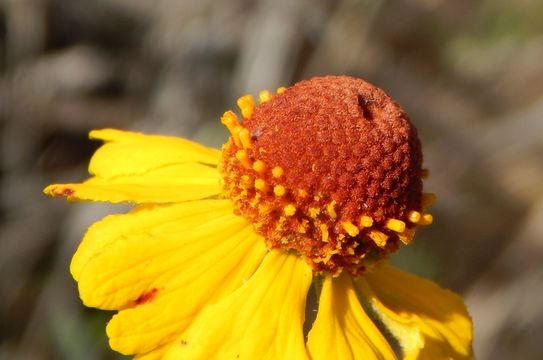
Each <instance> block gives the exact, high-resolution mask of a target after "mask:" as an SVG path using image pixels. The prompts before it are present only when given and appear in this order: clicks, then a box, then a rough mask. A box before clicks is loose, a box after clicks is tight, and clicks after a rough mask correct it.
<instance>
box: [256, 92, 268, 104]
mask: <svg viewBox="0 0 543 360" xmlns="http://www.w3.org/2000/svg"><path fill="white" fill-rule="evenodd" d="M270 99H271V94H270V92H269V91H268V90H262V91H261V92H259V93H258V102H259V103H261V104H264V103H265V102H267V101H269V100H270Z"/></svg>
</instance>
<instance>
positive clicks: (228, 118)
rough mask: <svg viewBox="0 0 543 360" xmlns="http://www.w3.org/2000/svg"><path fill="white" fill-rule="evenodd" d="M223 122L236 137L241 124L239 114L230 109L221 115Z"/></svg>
mask: <svg viewBox="0 0 543 360" xmlns="http://www.w3.org/2000/svg"><path fill="white" fill-rule="evenodd" d="M221 123H222V124H223V125H224V126H226V128H227V129H228V131H229V132H230V134H231V135H232V136H233V137H234V138H235V137H237V136H238V133H237V131H236V130H237V127H239V126H240V124H239V120H238V116H237V115H236V114H235V113H234V112H233V111H232V110H228V111H226V112H225V113H224V114H222V116H221Z"/></svg>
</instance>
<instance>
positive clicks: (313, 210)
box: [309, 207, 321, 219]
mask: <svg viewBox="0 0 543 360" xmlns="http://www.w3.org/2000/svg"><path fill="white" fill-rule="evenodd" d="M320 213H321V209H318V208H314V207H310V208H309V216H310V217H311V218H313V219H316V218H317V216H319V214H320Z"/></svg>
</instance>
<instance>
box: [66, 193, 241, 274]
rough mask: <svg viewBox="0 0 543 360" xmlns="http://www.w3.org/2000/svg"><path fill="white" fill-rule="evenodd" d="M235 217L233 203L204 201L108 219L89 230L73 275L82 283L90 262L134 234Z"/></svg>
mask: <svg viewBox="0 0 543 360" xmlns="http://www.w3.org/2000/svg"><path fill="white" fill-rule="evenodd" d="M231 213H232V203H231V202H230V201H229V200H201V201H191V202H186V203H183V204H176V205H165V206H158V205H157V206H154V205H146V206H140V207H138V208H136V209H134V210H132V211H131V212H129V213H128V214H121V215H110V216H107V217H105V218H104V219H102V220H101V221H99V222H97V223H95V224H93V225H92V226H91V227H89V229H88V230H87V232H86V234H85V236H84V237H83V240H82V241H81V244H79V247H78V249H77V251H76V253H75V254H74V256H73V258H72V262H71V264H70V271H71V273H72V276H73V277H74V279H75V280H79V279H80V277H81V272H82V270H83V268H84V267H85V265H86V264H87V263H88V261H89V260H90V259H92V258H94V257H95V256H97V255H98V254H100V253H102V252H103V251H104V250H106V249H107V247H108V246H109V245H110V244H112V243H114V242H115V241H117V240H119V239H122V238H126V237H129V236H131V234H138V233H140V234H141V233H145V231H146V229H147V228H154V227H157V226H160V225H161V224H163V223H168V222H176V221H177V222H180V221H181V222H185V223H187V224H189V225H190V224H192V223H195V222H197V221H200V222H202V223H203V222H205V221H207V220H209V219H215V218H220V217H223V216H228V215H229V214H231Z"/></svg>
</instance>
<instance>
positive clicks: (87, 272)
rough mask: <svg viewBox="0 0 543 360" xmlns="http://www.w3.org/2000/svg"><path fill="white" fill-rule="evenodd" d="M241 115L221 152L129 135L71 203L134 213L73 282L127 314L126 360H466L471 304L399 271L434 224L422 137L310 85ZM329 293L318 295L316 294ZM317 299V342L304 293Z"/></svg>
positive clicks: (262, 98) (121, 321) (110, 145)
mask: <svg viewBox="0 0 543 360" xmlns="http://www.w3.org/2000/svg"><path fill="white" fill-rule="evenodd" d="M259 103H260V104H259V105H258V106H255V103H254V100H253V98H252V97H250V96H244V97H242V98H240V99H239V100H238V105H239V106H240V110H241V115H242V116H241V117H238V116H237V115H236V114H235V113H234V112H232V111H227V112H226V113H225V114H224V115H223V117H222V119H221V121H222V123H223V124H224V125H226V127H227V128H228V130H229V131H230V133H231V136H230V139H229V140H228V142H227V143H226V144H225V145H224V146H223V149H222V152H218V151H216V150H213V149H209V148H205V147H203V146H201V145H198V144H195V143H192V142H189V141H187V140H183V139H179V138H173V137H163V136H148V135H142V134H137V133H130V132H122V131H117V130H109V129H106V130H100V131H93V132H91V137H92V138H97V139H101V140H104V141H105V142H106V143H105V145H104V146H102V147H101V148H100V149H99V150H98V151H97V152H96V154H95V155H94V156H93V158H92V160H91V164H90V166H89V171H90V173H91V174H92V175H93V177H92V178H91V179H89V180H87V181H86V182H84V183H81V184H63V185H51V186H49V187H48V188H46V190H45V192H46V193H48V194H51V195H55V196H67V197H68V198H71V199H81V200H100V201H111V202H123V201H125V202H133V203H136V204H138V206H137V207H136V208H135V209H134V210H132V211H131V212H129V213H128V214H124V215H112V216H109V217H106V218H105V219H103V220H102V221H100V222H98V223H96V224H94V225H93V226H91V227H90V228H89V230H88V231H87V233H86V235H85V237H84V239H83V241H82V243H81V245H80V247H79V249H78V251H77V252H76V254H75V255H74V258H73V260H72V265H71V271H72V275H73V276H74V278H75V279H76V281H78V284H79V291H80V296H81V298H82V300H83V302H84V303H85V304H86V305H88V306H94V307H98V308H102V309H111V310H118V311H119V312H118V313H117V314H116V315H115V316H114V317H113V319H112V320H111V321H110V323H109V324H108V327H107V333H108V336H109V338H110V344H111V346H112V348H114V349H115V350H117V351H120V352H122V353H125V354H136V355H137V357H138V358H168V359H178V358H179V359H181V358H183V359H186V358H188V359H209V358H219V359H230V358H232V359H236V358H240V359H254V358H270V359H284V358H289V359H349V358H351V359H355V358H368V359H395V358H398V356H400V357H402V358H405V359H417V358H429V359H449V358H450V359H469V358H471V357H472V352H471V338H472V329H471V321H470V319H469V316H468V314H467V312H466V310H465V307H464V305H463V303H462V301H461V299H460V298H459V297H458V296H457V295H455V294H453V293H451V292H449V291H447V290H444V289H441V288H439V287H438V286H437V285H435V284H433V283H431V282H429V281H426V280H422V279H419V278H417V277H415V276H413V275H409V274H406V273H403V272H401V271H399V270H397V269H394V268H392V267H390V266H388V265H386V262H385V261H384V260H386V258H387V256H388V255H389V254H390V253H392V252H394V251H396V250H397V249H398V248H399V247H400V245H401V244H409V243H410V242H411V241H412V239H413V236H414V234H415V229H416V228H417V227H418V226H421V225H427V224H429V223H431V221H432V217H431V215H430V214H427V213H426V208H427V207H428V206H429V205H430V203H431V201H432V200H433V195H431V194H424V193H422V181H421V178H422V175H423V173H424V171H423V170H422V168H421V164H422V155H421V151H420V143H419V140H418V137H417V132H416V130H415V128H414V126H413V125H412V124H411V122H410V121H409V119H408V117H407V115H406V114H405V112H404V111H403V110H402V109H401V108H400V107H399V106H398V105H397V104H396V103H395V102H394V101H393V100H392V99H390V98H389V97H388V96H387V95H386V94H385V93H384V92H383V91H382V90H380V89H378V88H376V87H374V86H373V85H371V84H369V83H367V82H365V81H362V80H359V79H354V78H350V77H346V76H328V77H321V78H314V79H311V80H308V81H302V82H300V83H298V84H296V85H294V86H292V87H290V88H288V89H285V88H280V89H279V90H278V91H277V93H276V94H271V93H270V92H267V91H263V92H261V93H260V94H259ZM313 280H315V281H313ZM312 283H316V284H320V285H318V286H316V290H317V292H318V293H319V294H318V295H319V305H318V312H317V316H316V319H314V321H313V323H312V324H306V328H311V330H310V331H309V333H308V334H305V335H304V331H303V328H304V321H305V313H306V309H305V308H306V301H307V294H308V291H309V289H310V287H311V285H312Z"/></svg>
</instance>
